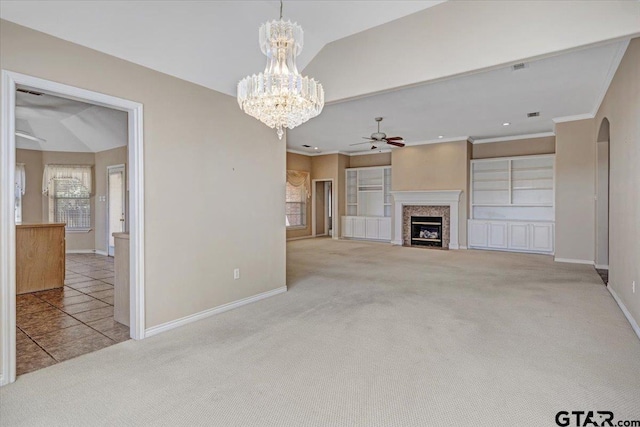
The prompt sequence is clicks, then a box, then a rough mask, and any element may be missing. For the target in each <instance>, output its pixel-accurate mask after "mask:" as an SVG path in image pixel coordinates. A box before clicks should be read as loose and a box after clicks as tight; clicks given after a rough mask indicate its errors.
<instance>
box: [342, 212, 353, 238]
mask: <svg viewBox="0 0 640 427" xmlns="http://www.w3.org/2000/svg"><path fill="white" fill-rule="evenodd" d="M342 237H353V218H349V217H348V216H347V217H344V216H343V217H342Z"/></svg>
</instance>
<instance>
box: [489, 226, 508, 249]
mask: <svg viewBox="0 0 640 427" xmlns="http://www.w3.org/2000/svg"><path fill="white" fill-rule="evenodd" d="M488 246H489V247H490V248H496V249H506V248H507V223H506V222H490V223H489V242H488Z"/></svg>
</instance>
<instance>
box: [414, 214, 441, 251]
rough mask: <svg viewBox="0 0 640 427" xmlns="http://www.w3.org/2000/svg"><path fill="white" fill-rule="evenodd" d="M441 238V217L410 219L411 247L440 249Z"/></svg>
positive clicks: (416, 217)
mask: <svg viewBox="0 0 640 427" xmlns="http://www.w3.org/2000/svg"><path fill="white" fill-rule="evenodd" d="M443 238H444V236H443V234H442V217H441V216H412V217H411V246H435V247H439V248H441V247H442V241H443Z"/></svg>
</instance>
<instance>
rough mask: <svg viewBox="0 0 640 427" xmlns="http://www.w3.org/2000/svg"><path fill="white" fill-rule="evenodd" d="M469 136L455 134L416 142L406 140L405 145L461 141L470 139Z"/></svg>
mask: <svg viewBox="0 0 640 427" xmlns="http://www.w3.org/2000/svg"><path fill="white" fill-rule="evenodd" d="M469 138H470V137H469V136H454V137H452V138H437V139H427V140H424V141H415V142H407V141H405V142H404V145H406V146H407V147H413V146H414V145H429V144H443V143H445V142H459V141H469Z"/></svg>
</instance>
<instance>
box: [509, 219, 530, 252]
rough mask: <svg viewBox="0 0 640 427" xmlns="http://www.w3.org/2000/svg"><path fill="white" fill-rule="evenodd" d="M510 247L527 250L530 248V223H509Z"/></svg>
mask: <svg viewBox="0 0 640 427" xmlns="http://www.w3.org/2000/svg"><path fill="white" fill-rule="evenodd" d="M509 249H516V250H519V251H526V250H527V249H529V224H526V223H520V222H512V223H509Z"/></svg>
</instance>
